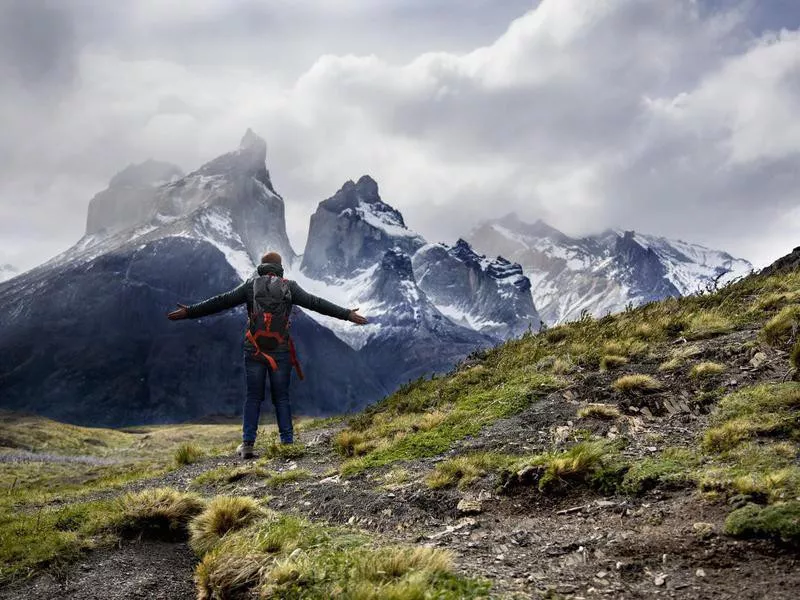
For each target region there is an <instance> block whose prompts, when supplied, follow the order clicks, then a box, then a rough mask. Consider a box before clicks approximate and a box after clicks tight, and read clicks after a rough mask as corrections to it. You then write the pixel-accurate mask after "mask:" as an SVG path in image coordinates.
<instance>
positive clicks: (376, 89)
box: [0, 0, 800, 267]
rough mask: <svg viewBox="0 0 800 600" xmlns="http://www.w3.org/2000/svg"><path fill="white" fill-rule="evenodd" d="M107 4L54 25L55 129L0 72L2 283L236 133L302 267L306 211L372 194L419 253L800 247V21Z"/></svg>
mask: <svg viewBox="0 0 800 600" xmlns="http://www.w3.org/2000/svg"><path fill="white" fill-rule="evenodd" d="M25 4H27V5H29V6H30V7H31V8H30V10H36V9H37V7H38V8H41V9H42V10H45V7H47V6H49V5H50V3H41V2H40V3H38V4H37V3H35V2H34V3H30V2H28V3H25ZM116 4H117V3H113V4H111V3H109V4H105V3H103V5H102V6H100V5H99V4H96V3H93V2H90V1H89V0H82V1H81V2H78V3H75V4H74V6H73V12H72V13H70V18H64V19H62V21H63V22H64V24H65V30H64V31H65V32H66V33H64V34H63V36H62V38H59V37H58V36H57V35H56V36H53V37H52V39H53V40H54V44H55V43H57V42H58V40H59V39H62V40H64V42H63V56H65V57H72V58H71V59H69V60H67V61H66V62H65V63H64V64H65V65H66V66H63V67H61V66H58V67H53V69H54V70H53V73H55V74H59V73H60V74H59V75H58V76H57V77H56V76H55V75H54V81H58V78H61V79H60V82H61V83H59V85H58V86H55V85H54V86H52V89H53V90H54V91H53V92H52V93H53V94H57V95H58V98H59V102H58V103H57V104H56V105H55V106H49V107H48V108H47V110H44V111H43V110H41V108H40V107H34V106H32V105H31V103H30V102H25V101H24V99H25V98H26V97H29V96H30V94H31V93H32V92H31V91H30V89H31V86H30V85H29V84H28V83H27V82H26V81H24V79H23V78H22V77H21V76H19V74H18V73H17V71H20V70H22V65H25V64H45V63H46V61H45V60H44V59H35V57H31V56H28V54H29V53H30V52H32V51H33V50H32V49H30V48H27V47H23V46H19V47H16V49H15V58H13V59H12V60H14V61H18V62H14V63H13V64H12V63H10V64H5V63H4V66H3V72H4V73H12V74H16V75H14V77H13V78H12V79H13V81H14V82H15V89H14V90H12V91H11V93H9V94H5V96H6V98H5V99H4V100H3V106H4V108H6V109H7V110H6V111H4V117H3V119H4V124H5V121H6V120H8V121H9V129H8V130H9V131H11V132H12V133H13V135H12V136H10V137H7V138H6V139H4V140H3V141H0V152H2V155H3V156H4V157H8V160H6V161H4V164H3V166H0V169H2V177H1V178H0V231H2V243H1V244H0V262H6V261H8V260H10V262H12V263H14V264H18V265H20V266H23V267H29V266H32V265H33V264H35V263H37V262H41V261H43V260H45V259H47V258H48V257H49V256H50V255H52V254H53V253H54V252H56V251H58V250H59V249H61V248H64V247H66V246H68V245H70V244H71V243H73V242H74V241H75V240H77V238H78V237H79V236H80V234H81V232H82V230H83V226H84V224H85V207H86V205H87V203H88V200H89V199H90V198H91V196H92V195H93V194H94V193H95V192H97V191H98V190H99V189H101V188H102V187H104V186H105V184H106V183H107V181H108V179H109V178H110V177H111V176H112V175H113V174H114V173H115V172H117V171H119V170H121V169H122V168H123V167H125V166H126V165H127V164H129V163H131V162H141V161H142V160H144V159H146V158H148V157H153V158H157V159H161V160H167V161H170V162H174V163H177V164H179V165H181V167H183V168H184V169H191V168H194V167H196V166H197V165H199V164H200V163H201V162H203V161H204V160H207V159H209V158H211V157H213V156H214V155H216V154H220V153H222V152H225V151H228V150H230V149H232V148H234V147H235V145H236V142H237V141H238V139H239V137H240V136H241V135H242V132H243V131H245V130H246V129H247V127H248V126H252V127H253V128H254V129H255V130H256V131H257V132H258V133H259V134H261V135H263V136H264V137H265V138H266V139H267V142H268V144H269V153H268V156H267V161H268V163H269V167H270V171H271V174H272V178H273V182H274V184H275V186H276V189H278V191H279V192H280V193H281V194H282V195H283V196H284V197H285V198H286V201H287V219H288V222H289V223H288V224H289V228H290V234H291V235H292V240H293V242H294V244H295V246H296V247H297V248H296V249H297V250H298V251H302V247H301V246H302V244H303V243H304V241H305V232H306V227H307V223H308V217H309V215H310V214H311V212H312V211H313V210H314V208H315V207H316V204H317V203H318V202H319V201H320V200H322V199H324V198H326V197H328V196H330V195H331V194H332V193H333V192H334V191H335V190H336V189H338V188H339V187H340V186H341V184H342V183H343V182H344V181H345V180H347V179H350V178H353V177H356V176H358V175H359V174H361V173H365V172H368V173H371V174H372V175H373V176H374V177H375V178H376V180H377V181H378V182H379V184H380V186H381V192H382V196H383V197H384V198H385V199H386V201H387V202H389V203H391V204H392V205H394V206H396V207H397V208H398V209H400V210H401V211H402V212H403V214H404V216H405V218H406V221H407V222H408V223H409V225H410V226H411V227H413V228H414V229H416V230H419V231H421V232H422V233H424V234H425V236H426V237H427V238H429V239H441V240H450V241H452V240H455V239H456V238H457V237H458V236H459V235H464V234H465V233H466V232H467V231H469V229H471V228H472V226H473V225H474V224H475V223H476V222H478V221H480V220H482V219H486V218H492V217H496V216H499V215H500V214H505V213H507V212H510V211H516V212H517V213H519V214H520V216H521V217H522V218H524V219H526V220H529V221H533V220H535V219H536V218H539V217H541V218H543V219H544V220H546V221H547V222H550V223H552V224H554V225H556V226H558V227H560V228H562V229H564V230H566V231H568V232H571V233H581V232H588V231H598V230H601V229H603V228H605V227H609V226H621V227H625V228H627V229H633V228H635V229H638V230H641V231H648V232H653V233H657V234H660V235H668V236H672V237H681V238H685V239H690V240H693V241H698V242H703V243H706V244H708V245H715V246H719V247H722V248H723V249H725V250H728V251H730V252H731V253H733V254H738V255H743V256H744V257H745V258H748V259H751V260H753V261H754V262H755V263H764V262H767V261H769V260H770V259H772V258H775V257H777V256H778V255H780V254H782V253H785V252H786V251H788V250H789V249H790V248H791V247H792V246H793V245H796V239H797V238H798V235H797V234H798V232H800V213H798V208H797V207H798V205H800V200H799V199H798V194H799V193H800V185H798V184H800V181H798V178H799V177H800V176H799V175H798V173H800V125H798V121H797V119H796V115H797V114H800V83H798V82H800V34H799V33H798V30H797V27H798V22H797V19H798V14H800V9H798V8H796V7H795V5H794V4H793V3H785V4H781V3H780V2H778V3H770V4H774V11H773V12H767V11H766V9H764V8H763V7H757V6H756V5H754V4H753V3H751V2H740V3H733V4H732V3H709V2H696V1H691V0H676V1H674V2H668V3H667V2H639V1H636V0H611V1H609V2H603V3H586V2H584V1H583V0H543V1H542V2H540V3H538V4H535V5H533V6H531V5H530V4H529V3H527V2H519V3H513V2H512V3H503V4H504V5H505V6H504V7H503V8H499V7H498V6H495V5H496V4H497V3H491V2H481V1H478V0H475V1H471V2H467V3H463V2H456V1H455V0H451V1H445V0H438V1H437V2H427V3H422V2H399V1H398V2H389V3H386V4H384V3H380V6H381V8H380V9H378V8H377V5H376V4H375V3H370V2H366V0H363V1H359V0H353V1H352V2H348V3H344V4H341V3H336V5H335V6H334V5H330V4H329V3H315V2H311V1H310V0H304V1H303V2H298V3H289V5H287V6H285V7H283V6H282V5H277V6H276V5H272V4H268V3H260V2H253V1H248V2H244V1H242V2H222V0H204V1H203V2H199V3H196V5H195V4H193V8H192V10H190V11H188V12H185V11H184V12H182V11H174V10H171V9H170V5H169V3H155V2H147V1H139V2H132V3H126V4H128V6H127V7H124V8H121V7H116ZM81 9H84V10H87V11H88V10H90V9H93V10H96V11H97V13H96V14H97V15H99V16H98V17H97V19H101V20H102V19H105V21H104V23H105V24H106V27H105V28H104V27H101V26H100V21H94V24H93V25H87V24H86V21H85V20H82V19H81V18H80V17H81V13H80V10H81ZM126 11H127V12H126ZM165 11H166V13H165ZM244 15H246V16H247V18H244V17H243V16H244ZM0 18H3V19H7V17H5V16H4V17H0ZM448 20H449V21H450V22H454V23H455V24H459V23H463V25H464V26H463V27H461V28H460V29H459V27H446V26H445V24H446V23H447V22H448ZM147 23H149V25H148V26H147V27H148V28H150V29H149V30H148V31H149V32H150V34H151V36H150V38H152V39H150V38H146V37H145V36H144V35H143V32H142V31H143V28H144V25H143V24H147ZM212 24H213V26H212ZM7 26H8V23H6V25H5V26H4V28H3V31H5V29H6V28H7ZM343 33H346V34H347V35H343ZM70 40H72V41H70ZM342 40H349V41H346V42H343V41H342ZM187 44H188V46H187ZM187 47H188V48H190V49H192V48H195V49H196V50H197V51H196V52H187V50H186V48H187ZM201 47H205V49H202V48H201ZM211 49H213V50H214V51H213V52H212V51H210V50H211ZM17 56H18V57H19V58H16V57H17ZM284 56H285V57H287V58H286V60H284V59H283V58H282V57H284ZM298 57H303V58H302V59H298ZM5 60H6V61H8V59H7V58H6V59H5ZM36 60H38V61H39V62H38V63H37V62H36ZM26 61H27V62H26ZM31 61H33V62H31ZM12 67H13V69H12ZM44 72H46V70H45V71H44ZM43 77H45V76H43ZM65 78H66V79H67V80H68V85H65V84H64V81H65ZM38 85H42V84H41V81H40V83H39V84H38ZM33 93H34V94H36V92H33ZM42 94H44V92H42ZM34 108H35V109H36V110H35V111H34ZM454 207H457V208H458V210H453V209H454ZM19 256H23V258H22V259H19Z"/></svg>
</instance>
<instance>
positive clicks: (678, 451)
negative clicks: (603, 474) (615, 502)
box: [620, 448, 700, 494]
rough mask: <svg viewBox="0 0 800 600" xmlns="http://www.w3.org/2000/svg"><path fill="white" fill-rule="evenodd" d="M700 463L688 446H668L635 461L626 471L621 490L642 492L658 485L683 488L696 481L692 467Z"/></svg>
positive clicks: (635, 492)
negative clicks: (655, 454)
mask: <svg viewBox="0 0 800 600" xmlns="http://www.w3.org/2000/svg"><path fill="white" fill-rule="evenodd" d="M699 463H700V457H699V456H698V455H697V453H696V452H694V451H692V450H690V449H687V448H666V449H665V450H664V451H663V452H661V453H659V455H658V456H654V457H648V458H645V459H643V460H637V461H635V462H634V463H633V464H632V465H631V467H630V469H628V471H627V472H626V473H625V477H624V478H623V479H622V483H621V485H620V491H622V492H624V493H626V494H641V493H643V492H647V491H648V490H651V489H653V488H656V487H667V488H682V487H686V486H688V485H692V484H693V483H695V480H694V475H693V471H692V469H693V468H694V467H697V466H698V465H699Z"/></svg>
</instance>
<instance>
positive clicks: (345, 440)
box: [333, 429, 367, 456]
mask: <svg viewBox="0 0 800 600" xmlns="http://www.w3.org/2000/svg"><path fill="white" fill-rule="evenodd" d="M366 441H367V436H366V435H365V434H364V433H362V432H360V431H354V430H352V429H343V430H342V431H340V432H339V433H337V434H336V437H334V438H333V447H334V449H335V450H336V451H337V452H338V453H339V454H341V455H342V456H358V455H359V454H364V453H365V452H366V451H367V450H366V448H367V447H366V446H365V443H366ZM356 448H358V449H359V450H356Z"/></svg>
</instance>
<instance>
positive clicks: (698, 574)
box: [694, 569, 706, 577]
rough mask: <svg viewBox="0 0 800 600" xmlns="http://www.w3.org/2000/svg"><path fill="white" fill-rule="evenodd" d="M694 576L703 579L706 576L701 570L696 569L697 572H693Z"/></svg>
mask: <svg viewBox="0 0 800 600" xmlns="http://www.w3.org/2000/svg"><path fill="white" fill-rule="evenodd" d="M694 576H695V577H705V576H706V572H705V571H704V570H703V569H697V571H695V572H694Z"/></svg>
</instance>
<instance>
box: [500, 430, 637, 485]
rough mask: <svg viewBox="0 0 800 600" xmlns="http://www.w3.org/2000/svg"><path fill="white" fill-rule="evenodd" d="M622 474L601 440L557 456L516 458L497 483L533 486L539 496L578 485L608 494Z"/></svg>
mask: <svg viewBox="0 0 800 600" xmlns="http://www.w3.org/2000/svg"><path fill="white" fill-rule="evenodd" d="M623 474H624V467H623V466H622V465H621V464H620V463H619V456H618V451H617V448H616V447H615V446H614V445H612V444H610V443H608V442H606V441H604V440H590V441H585V442H579V443H577V444H575V445H574V446H572V447H571V448H569V449H567V450H564V451H561V452H557V451H556V452H548V453H544V454H538V455H536V456H533V457H527V458H520V459H518V460H517V461H515V462H513V463H512V464H511V466H509V467H507V468H506V469H504V470H503V471H502V472H501V480H503V481H505V482H506V483H507V484H508V483H509V482H514V481H516V482H519V483H523V484H525V483H536V484H537V486H538V488H539V490H540V491H542V492H550V491H553V490H556V489H560V488H564V487H565V486H568V485H570V484H581V483H587V484H590V485H592V486H594V487H597V488H598V489H601V490H602V491H609V490H613V489H614V488H616V486H617V485H618V480H619V479H621V477H622V475H623Z"/></svg>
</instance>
